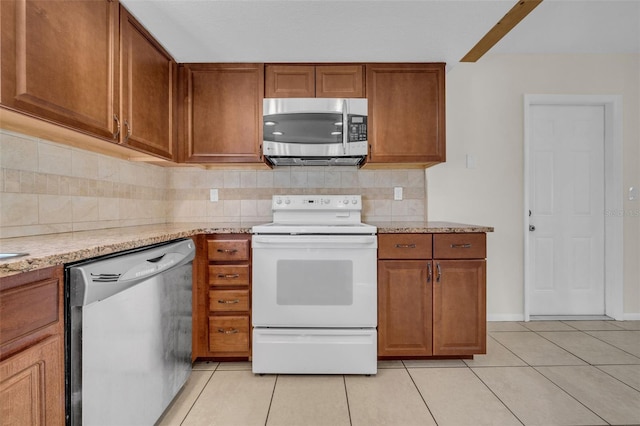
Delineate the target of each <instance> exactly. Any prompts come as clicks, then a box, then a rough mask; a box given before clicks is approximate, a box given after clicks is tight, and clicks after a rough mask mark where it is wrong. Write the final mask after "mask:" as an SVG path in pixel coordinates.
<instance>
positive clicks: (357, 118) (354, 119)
mask: <svg viewBox="0 0 640 426" xmlns="http://www.w3.org/2000/svg"><path fill="white" fill-rule="evenodd" d="M348 131H349V142H359V141H366V140H367V116H366V115H349V130H348Z"/></svg>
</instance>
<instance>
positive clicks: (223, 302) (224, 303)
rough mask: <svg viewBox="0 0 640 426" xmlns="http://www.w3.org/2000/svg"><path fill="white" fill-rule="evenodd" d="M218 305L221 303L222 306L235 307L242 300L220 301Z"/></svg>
mask: <svg viewBox="0 0 640 426" xmlns="http://www.w3.org/2000/svg"><path fill="white" fill-rule="evenodd" d="M218 303H220V304H221V305H235V304H236V303H240V299H234V300H225V299H220V300H218Z"/></svg>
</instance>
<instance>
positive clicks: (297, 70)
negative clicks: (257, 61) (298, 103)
mask: <svg viewBox="0 0 640 426" xmlns="http://www.w3.org/2000/svg"><path fill="white" fill-rule="evenodd" d="M315 83H316V79H315V67H314V66H313V65H267V66H265V94H264V96H265V98H315V96H316V87H315Z"/></svg>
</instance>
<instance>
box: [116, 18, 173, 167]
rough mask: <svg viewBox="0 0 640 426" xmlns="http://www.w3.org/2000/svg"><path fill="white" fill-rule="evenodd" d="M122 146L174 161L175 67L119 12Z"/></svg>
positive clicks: (153, 41) (131, 19) (155, 44)
mask: <svg viewBox="0 0 640 426" xmlns="http://www.w3.org/2000/svg"><path fill="white" fill-rule="evenodd" d="M120 33H121V38H120V41H121V48H120V53H121V62H122V67H121V68H122V77H121V83H122V86H121V90H122V92H121V93H122V99H121V101H122V102H121V105H122V108H121V112H120V125H121V135H120V139H121V141H122V144H123V145H125V146H128V147H131V148H135V149H137V150H139V151H143V152H145V153H148V154H153V155H156V156H160V157H163V158H166V159H169V160H172V159H174V146H175V143H176V136H177V127H176V123H175V122H174V121H175V118H176V117H177V116H176V113H175V109H176V99H177V98H176V96H177V93H176V89H177V81H178V80H177V71H178V68H177V64H176V62H175V61H174V60H173V59H172V58H171V56H170V55H169V54H168V53H167V52H166V51H165V50H164V49H163V48H162V47H161V46H160V45H159V44H158V43H157V42H156V41H155V40H154V39H153V37H152V36H151V35H150V34H149V33H148V32H147V31H146V30H145V29H144V27H142V25H140V24H139V23H138V22H137V21H136V20H135V19H134V18H133V16H131V15H130V14H129V13H128V12H127V10H126V9H124V8H123V7H121V8H120Z"/></svg>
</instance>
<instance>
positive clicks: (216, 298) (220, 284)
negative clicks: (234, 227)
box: [193, 234, 251, 360]
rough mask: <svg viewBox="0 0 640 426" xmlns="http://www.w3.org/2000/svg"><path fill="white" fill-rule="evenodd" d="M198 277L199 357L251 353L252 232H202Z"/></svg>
mask: <svg viewBox="0 0 640 426" xmlns="http://www.w3.org/2000/svg"><path fill="white" fill-rule="evenodd" d="M197 244H198V249H197V253H196V259H195V273H194V281H193V300H194V306H193V359H194V360H195V359H196V358H201V359H249V357H250V355H251V337H250V336H251V236H250V235H248V234H215V235H199V236H198V237H197Z"/></svg>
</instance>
